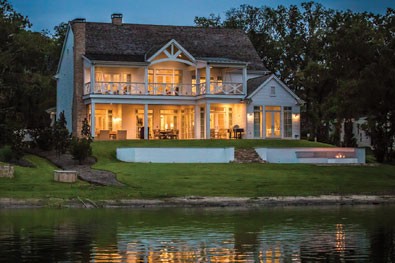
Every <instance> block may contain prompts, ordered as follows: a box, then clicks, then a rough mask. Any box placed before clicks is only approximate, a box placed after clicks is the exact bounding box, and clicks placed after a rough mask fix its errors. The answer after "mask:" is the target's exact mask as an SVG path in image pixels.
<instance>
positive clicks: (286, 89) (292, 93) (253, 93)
mask: <svg viewBox="0 0 395 263" xmlns="http://www.w3.org/2000/svg"><path fill="white" fill-rule="evenodd" d="M272 79H274V80H275V81H277V83H278V84H280V86H281V87H282V88H283V89H285V91H287V92H288V93H289V94H290V95H291V96H292V97H293V98H294V99H295V100H296V101H297V103H299V104H304V102H305V101H304V100H302V99H301V98H299V97H298V96H297V95H296V94H295V93H294V92H292V90H290V89H289V88H288V87H287V85H285V83H284V82H282V81H281V80H280V79H279V78H277V77H276V76H275V75H274V74H272V75H271V76H270V77H269V78H268V79H267V80H266V81H265V82H263V83H262V84H261V85H259V87H258V88H257V89H255V90H254V91H253V92H252V93H251V94H250V95H248V96H247V98H248V99H251V98H252V97H253V96H254V95H255V94H256V93H258V92H259V90H261V89H262V88H263V87H265V86H266V85H267V84H268V83H269V82H270V81H271V80H272Z"/></svg>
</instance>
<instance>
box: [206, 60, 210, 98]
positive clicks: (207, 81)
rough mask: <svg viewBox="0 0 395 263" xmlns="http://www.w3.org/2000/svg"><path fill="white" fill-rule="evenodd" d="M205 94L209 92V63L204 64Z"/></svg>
mask: <svg viewBox="0 0 395 263" xmlns="http://www.w3.org/2000/svg"><path fill="white" fill-rule="evenodd" d="M206 94H210V64H208V63H207V65H206Z"/></svg>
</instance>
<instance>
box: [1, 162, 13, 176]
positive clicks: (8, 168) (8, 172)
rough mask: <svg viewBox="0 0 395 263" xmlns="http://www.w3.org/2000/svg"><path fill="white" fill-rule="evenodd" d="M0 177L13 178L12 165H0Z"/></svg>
mask: <svg viewBox="0 0 395 263" xmlns="http://www.w3.org/2000/svg"><path fill="white" fill-rule="evenodd" d="M0 177H7V178H14V166H12V165H0Z"/></svg>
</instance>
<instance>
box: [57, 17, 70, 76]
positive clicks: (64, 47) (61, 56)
mask: <svg viewBox="0 0 395 263" xmlns="http://www.w3.org/2000/svg"><path fill="white" fill-rule="evenodd" d="M70 31H71V32H72V33H73V30H72V28H71V24H70V23H68V25H67V31H66V35H65V38H64V40H63V46H62V51H61V52H60V59H59V62H58V67H57V69H56V75H55V76H57V75H58V74H59V71H60V66H61V65H62V60H63V54H64V51H65V49H66V43H67V39H68V38H69V32H70ZM73 47H74V43H73ZM73 58H74V49H73Z"/></svg>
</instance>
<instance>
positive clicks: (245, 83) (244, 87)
mask: <svg viewBox="0 0 395 263" xmlns="http://www.w3.org/2000/svg"><path fill="white" fill-rule="evenodd" d="M242 79H243V94H244V95H247V66H245V67H244V68H243V77H242Z"/></svg>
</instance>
